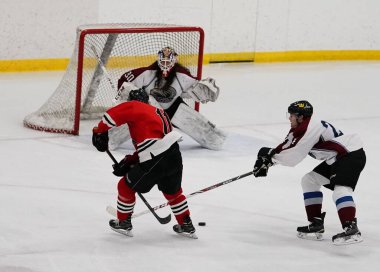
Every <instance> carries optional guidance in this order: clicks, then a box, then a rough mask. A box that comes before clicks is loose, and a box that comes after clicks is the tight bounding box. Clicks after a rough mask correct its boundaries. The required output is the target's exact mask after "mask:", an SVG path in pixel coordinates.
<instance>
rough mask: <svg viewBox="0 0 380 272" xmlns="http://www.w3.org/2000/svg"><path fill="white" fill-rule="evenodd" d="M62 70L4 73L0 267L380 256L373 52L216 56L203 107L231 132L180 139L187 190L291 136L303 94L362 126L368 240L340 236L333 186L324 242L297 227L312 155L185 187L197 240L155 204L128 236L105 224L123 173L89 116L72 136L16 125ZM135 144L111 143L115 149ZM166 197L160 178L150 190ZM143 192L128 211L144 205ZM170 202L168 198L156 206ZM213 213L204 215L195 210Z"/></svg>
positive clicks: (316, 265) (177, 267)
mask: <svg viewBox="0 0 380 272" xmlns="http://www.w3.org/2000/svg"><path fill="white" fill-rule="evenodd" d="M62 75H63V72H46V73H39V72H38V73H19V74H16V73H15V74H13V73H3V74H0V116H1V117H0V118H1V129H0V271H1V272H89V271H91V272H106V271H149V272H151V271H183V272H185V271H197V272H202V271H218V272H223V271H228V272H231V271H245V272H247V271H255V272H260V271H265V272H271V271H273V272H274V271H275V272H278V271H292V272H298V271H299V272H305V271H308V272H311V271H318V272H320V271H337V272H338V271H344V272H350V271H353V272H354V271H355V272H357V271H361V272H364V271H377V270H378V269H379V267H380V258H379V257H380V232H379V226H380V212H379V208H378V200H379V192H380V182H379V177H378V176H379V174H378V173H379V172H378V170H376V169H379V168H378V167H379V165H380V164H379V162H378V154H379V153H380V144H379V135H380V112H379V101H380V99H379V98H380V63H379V62H322V63H319V62H313V63H283V64H252V63H243V64H212V65H208V66H205V67H204V72H203V76H204V77H208V76H210V77H214V78H215V79H216V82H217V84H218V85H220V87H221V94H220V97H219V100H218V101H217V102H216V103H214V104H212V103H211V104H207V105H202V106H201V112H202V113H203V114H204V115H205V116H206V117H208V118H209V119H210V120H211V121H213V122H214V123H215V124H216V125H217V126H219V127H220V128H221V129H223V130H225V131H226V132H227V133H228V140H227V142H226V145H225V148H224V149H223V150H222V151H210V150H206V149H202V148H200V147H199V146H198V144H197V143H196V142H194V141H193V140H192V139H190V138H189V137H188V136H184V141H182V142H181V143H180V146H181V150H182V154H183V159H184V175H183V189H184V192H185V194H190V193H192V192H194V191H197V190H199V189H202V188H205V187H208V186H210V185H212V184H215V183H218V182H221V181H223V180H227V179H229V178H232V177H235V176H237V175H240V174H243V173H246V172H248V171H251V169H252V166H253V164H254V161H255V157H256V153H257V151H258V149H259V148H260V147H262V146H276V145H277V144H278V143H280V142H281V141H282V140H283V139H284V137H285V136H286V134H287V132H288V129H289V122H288V120H287V119H286V109H287V106H288V105H289V104H290V103H291V102H294V101H295V100H299V99H307V100H309V101H310V102H311V103H312V104H313V106H314V111H315V113H316V114H318V115H319V116H320V117H322V118H323V119H324V120H326V121H329V122H330V123H333V124H334V125H335V126H336V127H338V128H339V129H341V130H342V131H343V132H344V133H359V134H360V136H361V137H362V139H363V141H364V144H365V150H366V152H367V165H366V168H365V169H364V171H363V173H362V176H361V178H360V180H359V183H358V186H357V189H356V191H355V194H354V200H355V202H356V205H357V217H358V226H359V228H360V230H361V232H362V236H363V238H364V242H362V243H360V244H354V245H349V246H340V247H338V246H334V245H333V244H332V243H331V236H332V235H334V234H336V233H338V232H341V227H340V223H339V220H338V216H337V213H336V208H335V205H334V203H333V200H332V192H331V191H328V190H326V189H324V190H323V193H324V206H323V209H324V210H325V211H326V212H327V216H326V220H325V228H326V232H325V240H323V241H320V242H314V241H307V240H301V239H298V238H297V237H296V227H297V226H300V225H304V224H306V223H307V220H306V216H305V211H304V205H303V196H302V190H301V186H300V180H301V177H302V176H303V175H304V174H305V173H307V172H308V171H310V170H311V169H312V168H313V167H314V166H316V165H317V164H318V161H315V160H313V159H311V158H307V159H305V160H304V161H303V162H302V163H300V164H299V165H298V166H296V167H294V168H288V167H284V166H275V167H272V168H271V169H270V171H269V176H268V177H267V178H260V179H255V178H254V177H252V176H250V177H247V178H244V179H241V180H238V181H235V182H233V183H230V184H228V185H225V186H222V187H219V188H217V189H215V190H212V191H208V192H206V193H204V194H200V195H197V196H195V197H193V198H190V199H189V201H188V202H189V207H190V210H191V213H192V219H193V221H194V223H195V224H196V228H197V234H198V237H199V239H198V240H192V239H187V238H184V237H181V236H178V235H176V234H175V233H174V232H173V231H172V225H173V224H174V223H175V222H174V220H172V222H170V223H169V224H167V225H160V224H159V223H158V222H157V221H156V219H155V218H154V217H153V216H152V215H150V214H147V215H144V216H141V217H138V218H136V219H135V220H134V221H133V225H134V235H135V236H134V237H133V238H128V237H125V236H122V235H120V234H117V233H114V232H112V231H111V230H110V229H109V227H108V220H109V219H110V216H109V215H108V214H107V213H106V211H105V208H106V206H107V205H115V202H116V195H117V190H116V184H117V181H118V178H117V177H115V176H113V175H112V173H111V169H112V167H111V164H112V162H111V160H110V159H109V158H108V156H107V155H106V154H105V153H99V152H97V151H96V150H95V148H93V146H92V145H91V124H89V125H84V126H82V127H81V133H80V136H69V135H61V134H51V133H45V132H39V131H34V130H31V129H27V128H24V127H23V125H22V121H23V118H24V117H25V115H27V114H29V113H31V112H33V111H35V110H37V109H38V108H39V107H40V106H41V105H42V103H44V102H45V101H46V100H47V98H48V97H49V96H50V95H51V94H52V93H53V91H54V90H55V88H56V86H58V83H59V82H60V80H61V77H62ZM131 149H132V146H131V145H130V144H125V145H124V146H123V147H122V148H121V149H119V150H117V151H115V152H114V155H115V157H117V158H118V159H121V158H122V157H123V156H124V155H125V154H126V153H130V152H132V151H131ZM145 196H146V198H147V199H148V201H150V202H151V204H152V205H153V206H155V205H158V204H161V203H164V202H165V200H164V198H163V196H162V195H161V193H160V192H158V190H157V188H153V190H152V191H151V192H150V193H148V194H146V195H145ZM145 209H146V208H145V206H144V204H143V203H142V202H141V201H139V200H137V204H136V207H135V212H139V211H143V210H145ZM158 213H159V214H160V215H161V216H166V215H167V214H169V213H170V209H169V208H168V207H166V208H163V209H161V210H159V211H158ZM201 221H204V222H206V223H207V225H206V226H205V227H201V226H197V225H198V224H197V223H198V222H201Z"/></svg>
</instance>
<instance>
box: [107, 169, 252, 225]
mask: <svg viewBox="0 0 380 272" xmlns="http://www.w3.org/2000/svg"><path fill="white" fill-rule="evenodd" d="M252 174H253V172H252V171H251V172H248V173H245V174H241V175H240V176H237V177H234V178H230V179H228V180H225V181H222V182H219V183H217V184H214V185H211V186H209V187H207V188H204V189H201V190H198V191H196V192H193V193H191V194H189V195H186V198H190V197H193V196H195V195H198V194H202V193H205V192H207V191H211V190H213V189H216V188H218V187H220V186H223V185H226V184H228V183H231V182H234V181H236V180H239V179H242V178H245V177H248V176H250V175H252ZM173 200H174V199H173ZM173 200H172V201H173ZM168 205H170V201H169V202H166V203H163V204H161V205H158V206H156V207H154V208H152V209H153V210H158V209H161V208H163V207H166V206H168ZM106 210H107V212H108V213H109V214H111V215H113V216H115V217H116V209H115V208H114V207H112V206H107V209H106ZM149 212H150V210H145V211H142V212H139V213H135V214H133V215H132V218H135V217H138V216H141V215H144V214H147V213H149Z"/></svg>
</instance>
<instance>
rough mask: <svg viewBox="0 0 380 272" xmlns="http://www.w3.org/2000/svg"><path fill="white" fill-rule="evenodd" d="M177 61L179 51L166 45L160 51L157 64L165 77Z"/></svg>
mask: <svg viewBox="0 0 380 272" xmlns="http://www.w3.org/2000/svg"><path fill="white" fill-rule="evenodd" d="M176 63H177V53H176V52H175V51H174V49H173V48H171V47H164V48H162V50H160V51H159V52H158V55H157V64H158V67H160V69H161V71H162V74H163V76H164V77H167V76H168V74H169V73H170V71H171V69H173V67H174V65H175V64H176Z"/></svg>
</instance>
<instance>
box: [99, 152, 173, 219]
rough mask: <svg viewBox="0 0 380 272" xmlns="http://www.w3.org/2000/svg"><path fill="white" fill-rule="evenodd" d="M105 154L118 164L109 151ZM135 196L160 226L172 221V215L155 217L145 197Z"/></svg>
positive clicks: (155, 214) (139, 194)
mask: <svg viewBox="0 0 380 272" xmlns="http://www.w3.org/2000/svg"><path fill="white" fill-rule="evenodd" d="M106 152H107V154H108V156H109V157H110V158H111V159H112V161H113V162H114V163H115V164H116V165H117V164H119V163H118V162H117V160H116V159H115V157H114V156H113V155H112V153H111V152H110V151H109V150H107V151H106ZM137 194H138V196H139V197H140V198H141V200H142V201H143V202H144V204H145V205H146V206H147V207H148V209H149V210H148V211H149V212H151V213H152V214H153V215H154V217H156V219H157V220H158V222H160V223H161V224H167V223H169V222H170V220H171V219H172V215H171V214H169V215H168V216H166V217H159V216H158V215H157V213H156V212H155V211H154V209H153V208H152V206H150V204H149V203H148V201H147V200H146V199H145V197H144V196H143V195H142V194H141V193H139V192H137Z"/></svg>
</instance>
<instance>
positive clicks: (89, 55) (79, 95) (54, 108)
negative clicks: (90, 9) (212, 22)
mask: <svg viewBox="0 0 380 272" xmlns="http://www.w3.org/2000/svg"><path fill="white" fill-rule="evenodd" d="M166 46H170V47H173V48H174V49H175V50H176V52H177V53H178V60H179V63H180V64H182V65H183V66H185V67H186V68H187V69H189V71H190V73H191V74H192V75H193V76H194V77H196V78H198V79H200V78H201V72H202V58H203V31H202V30H201V29H200V28H197V27H181V26H174V25H163V24H97V25H85V26H80V27H78V29H77V38H76V42H75V49H74V52H73V54H72V57H71V59H70V62H69V64H68V67H67V69H66V72H65V74H64V76H63V78H62V80H61V82H60V83H59V85H58V87H57V88H56V90H55V91H54V93H53V94H52V95H51V96H50V98H49V99H48V100H47V101H46V102H45V103H44V104H43V105H42V106H41V107H40V109H38V110H37V111H36V112H33V113H31V114H29V115H28V116H26V117H25V119H24V125H25V126H27V127H30V128H33V129H37V130H44V131H49V132H57V133H70V134H78V133H79V123H80V120H86V119H94V118H99V117H100V116H102V115H103V113H104V112H105V111H106V110H107V109H108V108H109V107H112V106H113V105H114V98H115V96H116V94H117V90H116V89H117V81H118V79H119V78H120V76H121V75H123V74H124V73H125V72H127V71H128V70H131V69H135V68H139V67H145V66H149V65H151V64H152V63H153V62H155V61H156V59H157V52H158V51H159V50H160V49H162V48H163V47H166ZM94 50H95V52H96V53H97V55H98V56H99V57H100V59H101V62H102V63H103V64H104V65H105V67H106V71H104V70H102V67H101V65H100V64H99V60H98V58H97V56H96V54H95V53H94ZM108 78H109V79H111V83H110V82H109V79H108ZM112 85H113V86H112ZM187 102H188V103H191V104H194V102H192V101H187Z"/></svg>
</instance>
